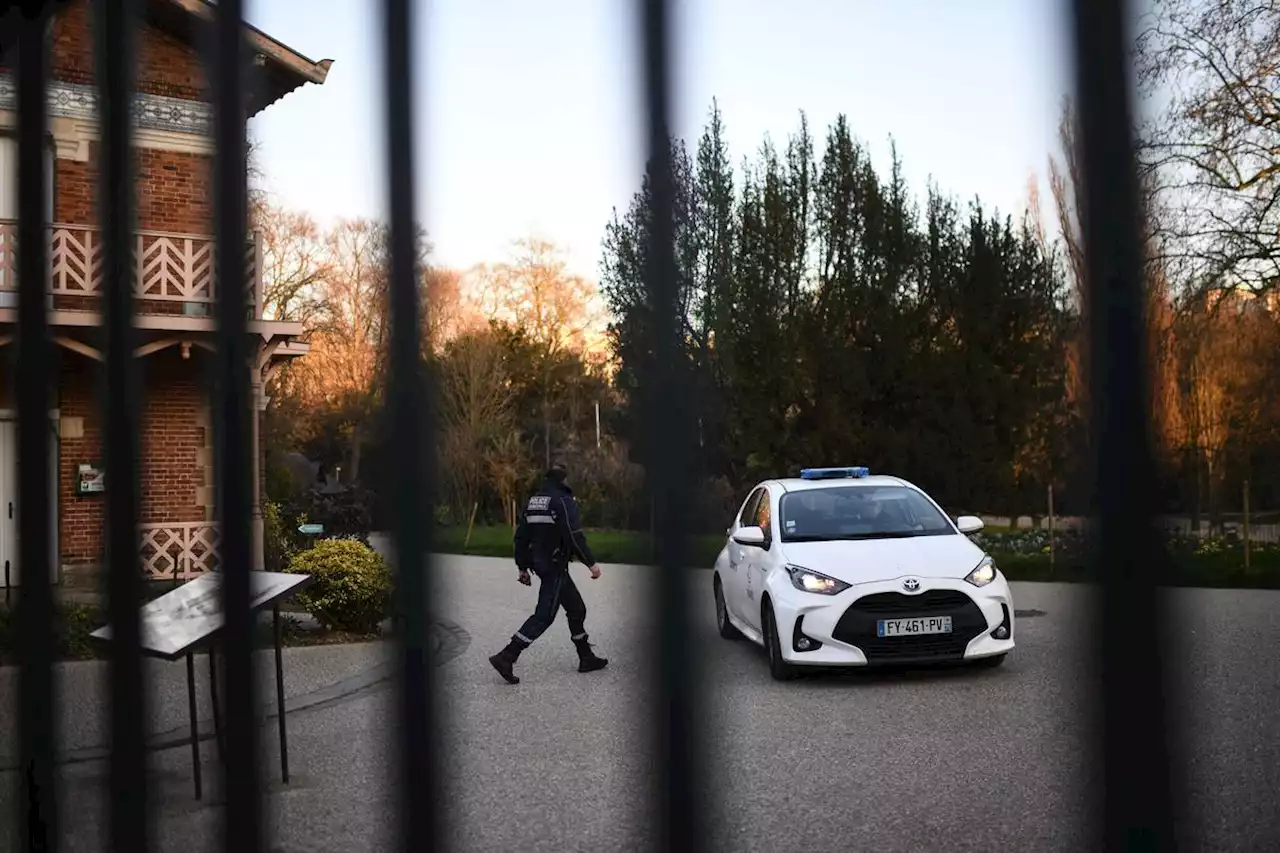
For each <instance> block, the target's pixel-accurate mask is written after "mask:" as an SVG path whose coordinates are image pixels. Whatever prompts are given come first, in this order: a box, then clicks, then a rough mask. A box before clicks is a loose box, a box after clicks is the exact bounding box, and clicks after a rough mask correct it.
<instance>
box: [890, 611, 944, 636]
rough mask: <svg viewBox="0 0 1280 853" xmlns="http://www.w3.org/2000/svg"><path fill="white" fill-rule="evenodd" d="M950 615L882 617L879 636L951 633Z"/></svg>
mask: <svg viewBox="0 0 1280 853" xmlns="http://www.w3.org/2000/svg"><path fill="white" fill-rule="evenodd" d="M950 633H951V617H950V616H920V617H917V618H915V619H880V620H878V621H877V622H876V636H877V637H912V636H915V635H917V634H950Z"/></svg>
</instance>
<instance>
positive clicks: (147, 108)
mask: <svg viewBox="0 0 1280 853" xmlns="http://www.w3.org/2000/svg"><path fill="white" fill-rule="evenodd" d="M45 99H46V101H47V103H48V105H49V115H50V117H55V118H71V119H84V120H87V121H92V122H95V123H96V122H97V121H98V114H99V109H98V90H97V87H95V86H86V85H84V84H81V83H68V82H66V81H65V80H50V81H48V83H47V84H46V90H45ZM130 107H131V109H130V117H131V118H132V120H133V126H134V127H137V128H148V129H154V130H164V131H170V132H174V133H186V134H195V135H199V136H211V135H212V133H213V105H212V104H209V103H206V102H204V101H192V100H187V99H185V98H170V97H166V96H164V95H151V94H147V93H145V92H135V93H134V96H133V102H132V103H131V104H130ZM17 108H18V87H17V82H16V81H15V80H14V77H13V75H12V74H0V109H4V110H15V111H16V110H17Z"/></svg>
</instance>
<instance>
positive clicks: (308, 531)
mask: <svg viewBox="0 0 1280 853" xmlns="http://www.w3.org/2000/svg"><path fill="white" fill-rule="evenodd" d="M298 532H299V533H301V534H302V535H303V536H316V535H318V534H320V533H324V525H323V524H300V525H298Z"/></svg>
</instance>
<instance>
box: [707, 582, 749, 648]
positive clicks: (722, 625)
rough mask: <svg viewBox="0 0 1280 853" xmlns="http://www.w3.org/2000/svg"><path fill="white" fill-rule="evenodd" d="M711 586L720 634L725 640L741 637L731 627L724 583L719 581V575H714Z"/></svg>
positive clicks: (736, 630)
mask: <svg viewBox="0 0 1280 853" xmlns="http://www.w3.org/2000/svg"><path fill="white" fill-rule="evenodd" d="M712 586H713V587H714V591H715V596H716V628H717V629H719V631H720V636H721V637H724V638H725V639H726V640H738V639H741V638H742V632H741V631H739V630H738V629H737V628H735V627H733V623H732V622H730V621H729V608H728V605H726V604H725V602H724V584H723V583H721V582H720V576H719V575H716V579H715V582H714V583H713V584H712Z"/></svg>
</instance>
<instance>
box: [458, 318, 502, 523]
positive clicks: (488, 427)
mask: <svg viewBox="0 0 1280 853" xmlns="http://www.w3.org/2000/svg"><path fill="white" fill-rule="evenodd" d="M502 361H503V352H502V348H501V346H500V345H499V343H498V341H497V340H496V338H495V337H494V335H493V334H492V333H490V332H488V331H484V332H474V333H470V334H465V335H461V336H459V337H457V338H455V339H454V340H452V341H450V342H449V343H448V345H447V346H446V347H445V349H444V352H443V353H442V356H441V358H440V361H439V371H438V374H439V378H440V381H439V389H440V397H439V399H440V416H441V424H442V426H443V433H444V435H443V441H442V451H443V453H442V455H443V457H444V463H445V464H444V468H445V471H446V475H447V477H448V479H449V481H450V483H451V484H452V487H453V494H454V498H455V502H456V503H455V505H456V507H457V508H458V509H460V510H461V511H463V512H466V511H468V510H469V509H470V508H471V506H472V505H473V504H475V503H476V502H477V501H478V500H479V498H480V494H481V491H482V489H483V488H484V485H485V481H486V477H487V476H492V475H493V474H494V473H498V474H500V475H501V476H500V477H498V478H497V479H498V480H499V483H498V485H499V487H500V491H501V492H502V497H503V499H504V500H507V499H509V497H510V495H511V494H513V493H514V489H515V481H516V480H518V472H517V471H515V470H512V471H508V470H506V469H507V468H508V463H509V461H510V460H509V457H511V456H513V455H514V454H513V453H512V448H511V447H510V446H509V444H510V441H511V439H510V438H509V436H511V435H513V434H514V433H515V426H514V423H513V416H514V412H513V408H512V405H513V400H512V396H511V388H510V385H509V384H508V383H507V382H506V379H505V376H504V371H503V366H502ZM504 486H505V488H503V487H504Z"/></svg>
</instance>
